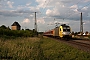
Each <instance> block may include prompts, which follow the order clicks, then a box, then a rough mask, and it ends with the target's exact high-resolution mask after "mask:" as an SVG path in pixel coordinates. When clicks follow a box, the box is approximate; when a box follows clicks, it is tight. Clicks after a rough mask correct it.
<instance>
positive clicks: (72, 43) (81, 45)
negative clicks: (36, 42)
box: [50, 37, 90, 53]
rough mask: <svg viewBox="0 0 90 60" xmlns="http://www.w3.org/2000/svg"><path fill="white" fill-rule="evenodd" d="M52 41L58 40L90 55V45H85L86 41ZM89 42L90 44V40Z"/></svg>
mask: <svg viewBox="0 0 90 60" xmlns="http://www.w3.org/2000/svg"><path fill="white" fill-rule="evenodd" d="M50 38H51V37H50ZM52 39H55V40H58V41H60V42H64V43H66V44H68V45H70V46H73V47H74V48H77V49H79V50H82V51H86V52H89V53H90V43H85V42H84V41H85V40H79V41H78V40H71V39H70V40H69V41H66V40H64V39H56V38H52ZM82 41H83V42H82ZM87 42H90V40H88V41H87Z"/></svg>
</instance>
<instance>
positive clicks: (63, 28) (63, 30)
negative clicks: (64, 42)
mask: <svg viewBox="0 0 90 60" xmlns="http://www.w3.org/2000/svg"><path fill="white" fill-rule="evenodd" d="M44 35H45V36H52V37H59V38H72V35H71V28H70V26H68V25H66V24H62V25H60V26H59V27H55V28H54V29H52V30H49V31H47V32H44Z"/></svg>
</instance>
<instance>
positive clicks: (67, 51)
mask: <svg viewBox="0 0 90 60" xmlns="http://www.w3.org/2000/svg"><path fill="white" fill-rule="evenodd" d="M1 59H11V60H17V59H18V60H29V59H30V60H90V53H87V52H84V51H80V50H78V49H75V48H73V47H70V46H68V45H67V44H64V43H62V42H59V41H56V40H52V39H50V38H36V37H33V38H16V39H5V40H4V39H0V60H1Z"/></svg>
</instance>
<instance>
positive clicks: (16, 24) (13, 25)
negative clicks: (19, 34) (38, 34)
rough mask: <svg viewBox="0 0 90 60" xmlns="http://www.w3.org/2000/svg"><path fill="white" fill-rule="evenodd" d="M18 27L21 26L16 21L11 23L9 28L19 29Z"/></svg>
mask: <svg viewBox="0 0 90 60" xmlns="http://www.w3.org/2000/svg"><path fill="white" fill-rule="evenodd" d="M20 29H21V26H20V24H19V23H18V22H16V21H15V22H14V23H13V24H12V25H11V30H20Z"/></svg>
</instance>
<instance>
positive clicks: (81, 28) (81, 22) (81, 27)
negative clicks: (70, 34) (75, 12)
mask: <svg viewBox="0 0 90 60" xmlns="http://www.w3.org/2000/svg"><path fill="white" fill-rule="evenodd" d="M80 32H81V35H82V34H83V21H82V12H81V20H80Z"/></svg>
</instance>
